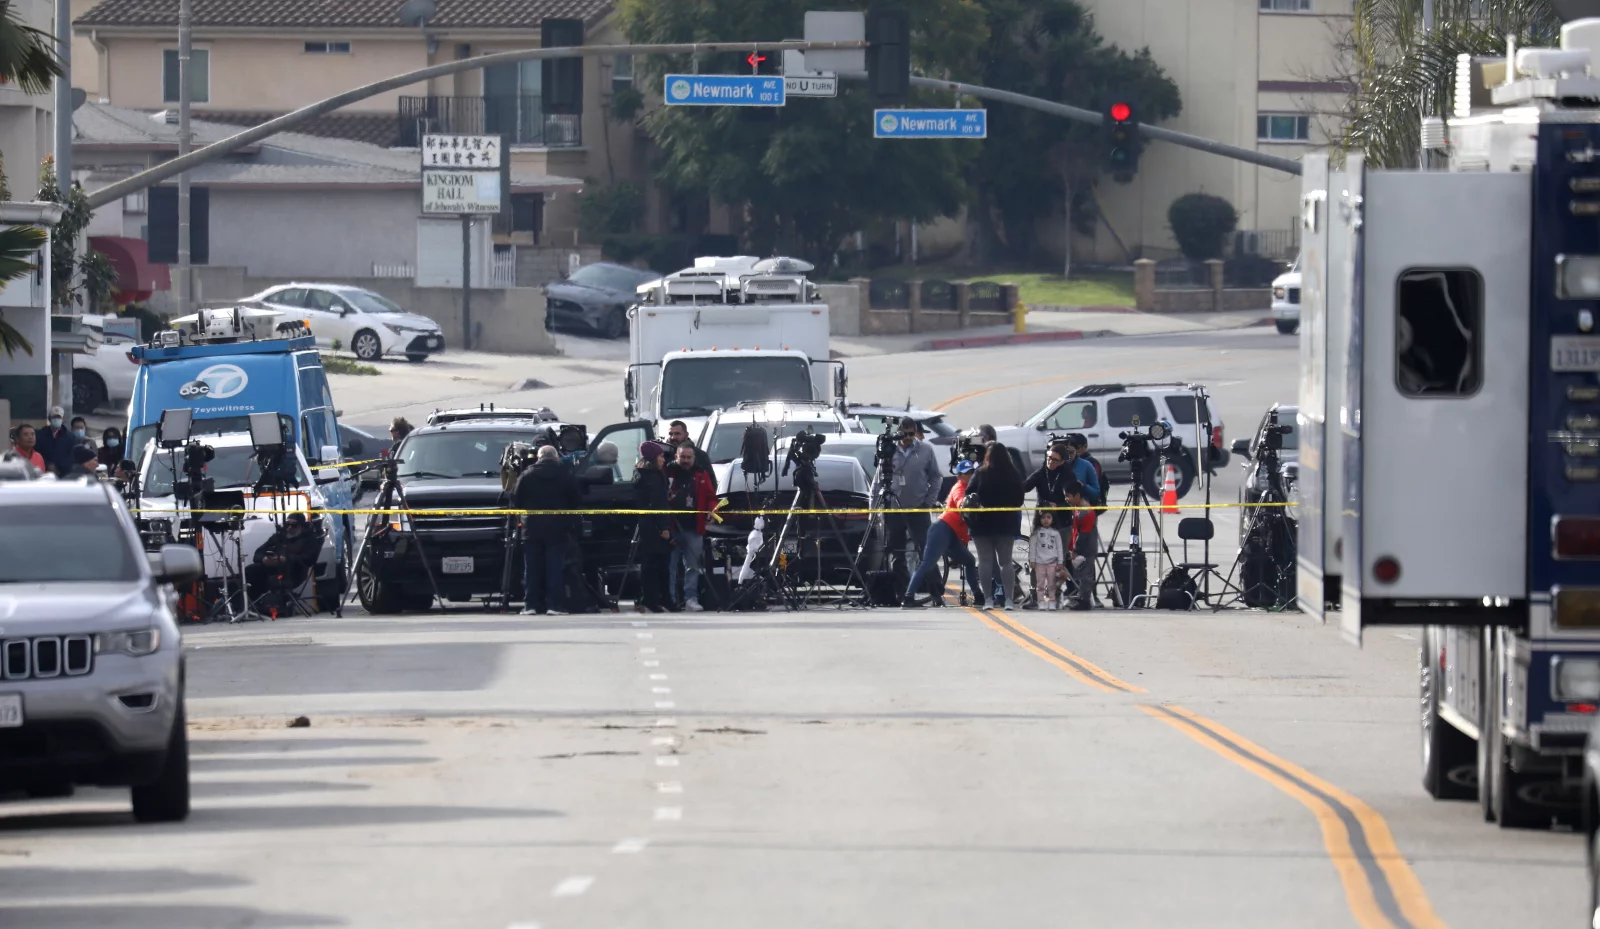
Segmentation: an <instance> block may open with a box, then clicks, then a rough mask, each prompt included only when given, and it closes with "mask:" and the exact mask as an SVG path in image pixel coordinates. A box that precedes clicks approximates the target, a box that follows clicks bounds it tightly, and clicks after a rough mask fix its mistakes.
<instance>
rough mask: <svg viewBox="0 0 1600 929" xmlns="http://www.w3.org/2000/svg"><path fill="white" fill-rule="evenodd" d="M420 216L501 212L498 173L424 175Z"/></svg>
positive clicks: (441, 171)
mask: <svg viewBox="0 0 1600 929" xmlns="http://www.w3.org/2000/svg"><path fill="white" fill-rule="evenodd" d="M422 212H424V213H450V214H453V215H461V214H465V213H498V212H500V172H499V171H444V170H438V169H435V170H428V171H423V172H422Z"/></svg>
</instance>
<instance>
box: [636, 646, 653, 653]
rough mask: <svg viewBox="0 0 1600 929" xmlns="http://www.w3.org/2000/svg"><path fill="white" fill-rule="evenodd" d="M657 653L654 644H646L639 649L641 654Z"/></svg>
mask: <svg viewBox="0 0 1600 929" xmlns="http://www.w3.org/2000/svg"><path fill="white" fill-rule="evenodd" d="M655 653H656V649H655V646H653V645H646V646H645V647H643V648H641V649H639V654H641V655H654V654H655Z"/></svg>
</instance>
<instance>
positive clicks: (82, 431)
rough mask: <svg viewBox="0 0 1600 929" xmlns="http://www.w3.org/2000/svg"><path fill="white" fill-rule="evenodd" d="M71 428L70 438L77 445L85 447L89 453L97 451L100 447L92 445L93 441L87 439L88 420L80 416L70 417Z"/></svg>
mask: <svg viewBox="0 0 1600 929" xmlns="http://www.w3.org/2000/svg"><path fill="white" fill-rule="evenodd" d="M71 428H72V437H73V438H74V439H76V440H77V442H78V445H83V446H87V447H88V449H89V451H91V452H97V451H99V448H100V447H99V446H98V445H96V444H94V439H91V438H89V422H88V420H86V419H84V418H83V417H82V416H74V417H72V427H71ZM96 457H98V456H96Z"/></svg>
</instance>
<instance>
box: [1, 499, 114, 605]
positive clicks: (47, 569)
mask: <svg viewBox="0 0 1600 929" xmlns="http://www.w3.org/2000/svg"><path fill="white" fill-rule="evenodd" d="M5 520H6V522H8V523H10V524H12V525H13V526H26V527H27V531H26V532H0V584H18V583H29V584H38V583H52V582H61V581H136V580H138V579H139V562H138V560H137V559H139V558H141V557H143V554H142V553H140V552H136V551H135V550H134V547H133V543H132V542H131V541H130V540H129V538H128V532H127V529H126V528H124V526H123V524H122V521H121V520H120V519H118V518H117V511H116V510H115V509H113V508H111V507H110V506H108V505H107V504H106V503H105V502H104V501H101V502H99V503H96V504H92V505H90V504H81V503H75V504H65V505H63V504H60V503H52V504H50V505H48V506H44V505H24V506H8V507H6V508H5Z"/></svg>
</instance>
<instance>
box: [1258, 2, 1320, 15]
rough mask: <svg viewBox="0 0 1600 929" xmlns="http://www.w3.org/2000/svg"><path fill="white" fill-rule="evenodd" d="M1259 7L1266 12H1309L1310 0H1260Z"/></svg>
mask: <svg viewBox="0 0 1600 929" xmlns="http://www.w3.org/2000/svg"><path fill="white" fill-rule="evenodd" d="M1261 9H1262V11H1263V12H1267V13H1309V12H1311V0H1261Z"/></svg>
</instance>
